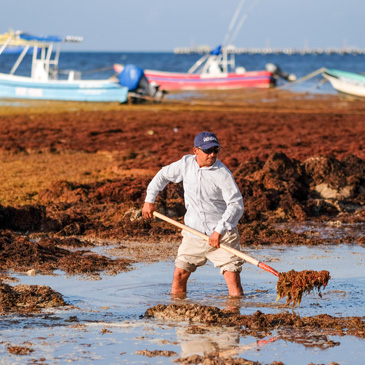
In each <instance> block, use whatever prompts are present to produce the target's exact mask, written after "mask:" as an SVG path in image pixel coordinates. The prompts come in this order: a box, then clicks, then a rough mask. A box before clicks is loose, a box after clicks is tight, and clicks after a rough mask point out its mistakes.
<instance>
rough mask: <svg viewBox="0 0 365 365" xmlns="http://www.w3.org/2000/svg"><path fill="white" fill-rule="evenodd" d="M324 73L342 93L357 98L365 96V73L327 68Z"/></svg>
mask: <svg viewBox="0 0 365 365" xmlns="http://www.w3.org/2000/svg"><path fill="white" fill-rule="evenodd" d="M322 75H323V77H324V78H325V79H327V80H328V81H329V82H330V83H331V85H332V87H333V88H334V89H335V90H336V91H338V92H339V93H340V94H344V95H346V96H350V97H355V98H363V97H365V75H360V74H357V73H353V72H348V71H340V70H335V69H325V70H324V71H323V72H322Z"/></svg>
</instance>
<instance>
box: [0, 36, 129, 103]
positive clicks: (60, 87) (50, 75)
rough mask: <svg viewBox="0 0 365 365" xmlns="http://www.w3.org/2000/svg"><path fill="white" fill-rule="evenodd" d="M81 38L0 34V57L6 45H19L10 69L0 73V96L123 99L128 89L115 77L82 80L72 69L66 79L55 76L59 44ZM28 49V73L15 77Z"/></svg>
mask: <svg viewBox="0 0 365 365" xmlns="http://www.w3.org/2000/svg"><path fill="white" fill-rule="evenodd" d="M81 41H82V37H71V36H68V37H65V38H60V37H56V36H47V37H38V36H33V35H29V34H27V33H24V32H21V31H16V32H9V33H5V34H2V35H0V56H1V54H2V53H3V52H4V50H5V49H6V48H7V47H21V48H22V51H21V52H20V55H19V57H18V59H17V60H16V62H15V63H14V65H13V67H12V69H11V70H10V72H9V73H6V74H5V73H0V98H3V99H37V100H64V101H89V102H120V103H124V102H126V101H127V95H128V88H127V87H125V86H122V85H120V84H119V83H118V80H117V79H110V80H109V79H106V80H82V79H81V73H80V72H78V71H74V70H70V71H67V72H68V76H67V79H66V80H60V79H58V74H59V72H58V60H59V56H60V45H61V43H70V42H71V43H79V42H81ZM55 45H57V47H56V48H57V49H56V50H54V48H55V47H54V46H55ZM28 51H32V52H33V56H32V65H31V70H30V76H17V75H15V72H16V71H17V69H18V67H19V65H20V63H21V62H22V61H23V59H24V57H25V55H26V54H27V52H28Z"/></svg>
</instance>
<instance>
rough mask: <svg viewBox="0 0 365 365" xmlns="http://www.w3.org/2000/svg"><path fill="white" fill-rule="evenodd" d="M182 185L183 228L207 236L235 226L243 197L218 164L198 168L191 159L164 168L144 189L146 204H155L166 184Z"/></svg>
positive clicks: (189, 157) (232, 178)
mask: <svg viewBox="0 0 365 365" xmlns="http://www.w3.org/2000/svg"><path fill="white" fill-rule="evenodd" d="M181 181H182V182H183V187H184V200H185V207H186V214H185V218H184V220H185V224H186V225H187V226H188V227H191V228H194V229H196V230H198V231H200V232H203V233H205V234H207V235H208V236H210V235H211V234H212V233H213V231H216V232H218V233H220V234H224V233H225V232H226V231H227V230H231V229H233V228H234V227H236V226H237V223H238V221H239V219H240V218H241V217H242V214H243V199H242V194H241V192H240V191H239V189H238V186H237V184H236V182H235V181H234V177H233V175H232V173H231V172H230V171H229V169H228V168H227V167H226V166H225V165H224V164H223V163H222V162H221V161H219V160H216V162H215V163H214V164H213V165H212V166H209V167H199V165H198V163H197V162H196V159H195V156H194V155H186V156H184V157H182V159H181V160H179V161H176V162H174V163H172V164H170V165H168V166H165V167H163V168H162V169H161V170H160V171H159V172H158V173H157V174H156V176H155V177H154V178H153V179H152V181H151V182H150V184H149V185H148V187H147V196H146V199H145V201H146V202H149V203H154V202H155V199H156V197H157V195H158V193H159V192H160V191H162V190H163V189H164V188H165V186H166V185H167V184H168V183H169V182H174V183H179V182H181Z"/></svg>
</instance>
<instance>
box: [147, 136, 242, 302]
mask: <svg viewBox="0 0 365 365" xmlns="http://www.w3.org/2000/svg"><path fill="white" fill-rule="evenodd" d="M219 149H220V144H219V142H218V139H217V137H216V135H215V134H214V133H211V132H201V133H199V134H198V135H197V136H196V137H195V139H194V148H193V153H194V154H193V155H186V156H183V157H182V158H181V160H179V161H176V162H174V163H172V164H170V165H168V166H165V167H163V168H162V169H161V170H160V171H159V172H158V173H157V174H156V176H155V177H154V178H153V179H152V181H151V182H150V184H149V185H148V188H147V196H146V199H145V203H144V206H143V209H142V215H143V217H144V218H146V219H151V218H152V217H153V212H154V211H155V210H156V207H155V204H154V202H155V199H156V197H157V195H158V193H159V192H160V191H162V190H163V189H164V188H165V186H166V185H167V184H168V183H169V182H175V183H179V182H181V181H182V182H183V187H184V200H185V207H186V214H185V225H187V226H188V227H191V228H194V229H196V230H198V231H200V232H203V233H205V234H206V235H208V236H209V243H208V242H206V241H204V240H202V239H200V238H198V237H197V236H195V235H193V234H191V233H189V232H186V231H182V235H183V240H182V243H181V245H180V247H179V250H178V255H177V258H176V260H175V271H174V277H173V282H172V286H171V294H173V295H184V294H185V293H186V287H187V282H188V279H189V276H190V274H191V273H192V272H194V271H195V270H196V268H197V267H198V266H202V265H204V264H205V263H206V261H207V259H208V260H210V261H211V262H213V264H214V266H215V267H219V268H220V271H221V273H222V274H223V275H224V278H225V281H226V283H227V287H228V291H229V295H231V296H241V295H243V290H242V286H241V279H240V272H241V265H242V263H243V262H242V260H241V259H239V258H238V257H236V256H235V255H232V254H231V253H228V252H227V251H225V250H223V249H222V248H219V247H220V243H221V242H222V243H225V244H226V245H228V246H231V247H233V248H235V249H237V250H239V249H240V239H239V234H238V230H237V223H238V221H239V219H240V218H241V216H242V214H243V199H242V195H241V193H240V191H239V189H238V187H237V185H236V183H235V181H234V178H233V175H232V173H231V172H230V171H229V170H228V168H227V167H226V166H225V165H224V164H223V163H222V162H221V161H219V160H218V159H217V155H218V153H219Z"/></svg>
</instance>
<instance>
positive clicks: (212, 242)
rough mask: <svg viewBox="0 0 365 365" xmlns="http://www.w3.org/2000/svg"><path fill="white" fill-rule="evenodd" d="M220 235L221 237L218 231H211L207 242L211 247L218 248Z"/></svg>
mask: <svg viewBox="0 0 365 365" xmlns="http://www.w3.org/2000/svg"><path fill="white" fill-rule="evenodd" d="M221 237H222V235H221V234H219V233H218V232H216V231H214V232H213V233H212V235H211V236H210V237H209V244H210V245H211V246H212V247H215V248H219V247H220V245H219V241H220V239H221Z"/></svg>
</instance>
